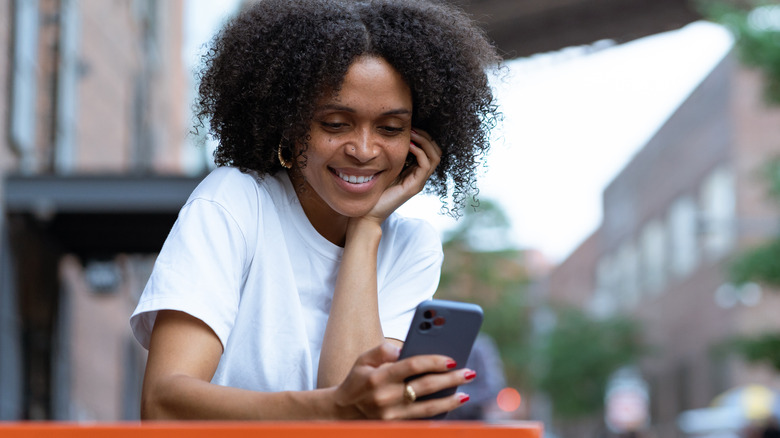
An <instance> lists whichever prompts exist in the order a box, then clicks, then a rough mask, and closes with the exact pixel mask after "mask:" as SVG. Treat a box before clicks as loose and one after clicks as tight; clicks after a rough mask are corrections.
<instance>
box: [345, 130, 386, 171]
mask: <svg viewBox="0 0 780 438" xmlns="http://www.w3.org/2000/svg"><path fill="white" fill-rule="evenodd" d="M380 147H381V146H380V145H379V143H378V142H377V139H375V138H374V136H373V135H372V134H371V132H369V131H368V130H366V131H360V132H358V133H357V135H356V136H355V138H354V139H353V140H352V141H350V142H348V143H347V144H346V151H345V152H346V154H347V155H349V156H350V157H353V158H354V159H356V160H357V161H359V162H361V163H367V162H369V161H371V160H373V159H374V158H376V157H377V155H379V149H380Z"/></svg>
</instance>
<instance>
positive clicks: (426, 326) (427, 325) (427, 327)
mask: <svg viewBox="0 0 780 438" xmlns="http://www.w3.org/2000/svg"><path fill="white" fill-rule="evenodd" d="M430 329H431V323H430V322H428V321H423V322H422V324H420V330H422V331H428V330H430Z"/></svg>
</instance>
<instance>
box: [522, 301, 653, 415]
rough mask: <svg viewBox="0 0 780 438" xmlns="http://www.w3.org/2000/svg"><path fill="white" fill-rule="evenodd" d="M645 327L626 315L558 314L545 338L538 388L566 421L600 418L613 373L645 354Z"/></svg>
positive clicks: (540, 349) (568, 311)
mask: <svg viewBox="0 0 780 438" xmlns="http://www.w3.org/2000/svg"><path fill="white" fill-rule="evenodd" d="M640 339H641V333H640V327H639V325H638V324H637V323H636V321H634V320H632V319H630V318H628V317H623V316H612V317H608V318H604V319H597V318H594V317H591V316H589V315H588V314H586V313H585V312H584V311H582V310H579V309H576V308H562V309H559V310H558V312H557V318H556V324H555V327H554V328H553V329H552V330H551V331H549V332H548V333H547V334H546V335H544V337H543V338H542V340H541V342H540V344H539V347H538V350H537V351H536V352H535V353H536V354H535V357H537V358H539V360H540V361H541V362H540V364H539V365H540V366H538V367H537V368H536V369H537V370H538V371H537V376H536V377H537V387H538V388H539V389H541V390H542V391H544V392H545V393H547V395H548V396H549V397H550V399H551V400H552V404H553V412H554V414H555V415H556V417H558V418H560V419H562V420H573V419H578V418H583V417H587V416H590V415H594V414H598V413H599V412H601V411H602V409H603V405H604V395H605V394H604V391H605V390H606V387H607V382H608V380H609V377H610V375H612V373H614V372H615V371H617V370H618V369H619V368H620V367H622V366H624V365H630V364H632V363H635V362H636V361H637V359H638V358H639V356H640V354H641V353H642V351H643V347H642V342H641V340H640Z"/></svg>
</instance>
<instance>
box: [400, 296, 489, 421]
mask: <svg viewBox="0 0 780 438" xmlns="http://www.w3.org/2000/svg"><path fill="white" fill-rule="evenodd" d="M482 318H483V314H482V308H481V307H479V306H478V305H476V304H471V303H460V302H456V301H445V300H429V301H425V302H423V303H421V304H420V305H419V306H418V307H417V310H416V311H415V314H414V318H413V319H412V324H411V326H410V327H409V332H408V334H407V335H406V341H405V342H404V346H403V348H402V349H401V355H400V357H399V358H398V360H402V359H405V358H407V357H411V356H415V355H419V354H441V355H444V356H448V357H450V358H452V359H453V360H454V361H455V362H456V363H457V366H458V367H459V368H462V367H463V366H465V365H466V361H467V360H468V358H469V354H470V353H471V347H472V346H473V344H474V340H475V339H476V338H477V334H478V333H479V328H480V327H481V325H482ZM418 377H420V375H416V376H411V377H409V378H407V379H406V381H407V382H408V381H411V380H414V379H416V378H418ZM456 390H457V387H451V388H446V389H443V390H441V391H438V392H435V393H433V394H429V395H426V396H422V397H419V398H417V400H429V399H432V398H439V397H446V396H450V395H452V394H454V393H455V391H456ZM445 415H446V414H441V415H437V416H435V417H432V418H434V419H442V418H444V416H445Z"/></svg>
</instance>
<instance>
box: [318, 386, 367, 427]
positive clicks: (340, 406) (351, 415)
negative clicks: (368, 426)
mask: <svg viewBox="0 0 780 438" xmlns="http://www.w3.org/2000/svg"><path fill="white" fill-rule="evenodd" d="M322 393H323V395H324V405H325V406H326V410H327V411H328V415H327V418H329V419H331V420H358V419H361V418H364V417H365V416H364V415H363V414H362V413H361V412H360V410H358V409H357V408H356V407H355V406H348V405H347V404H345V403H342V402H340V400H339V388H338V387H337V386H333V387H330V388H326V389H323V390H322Z"/></svg>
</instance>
